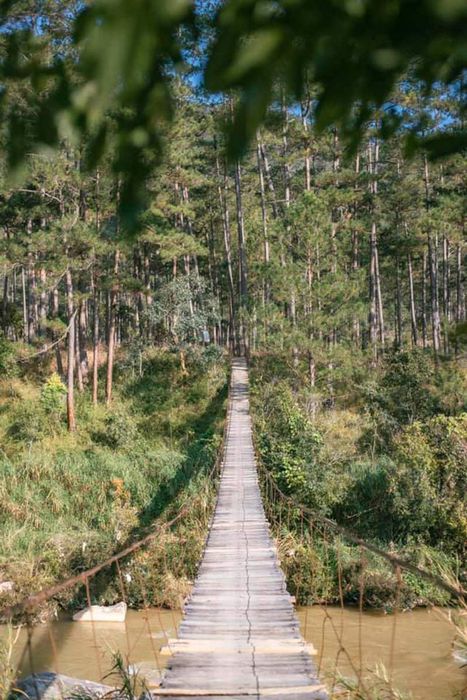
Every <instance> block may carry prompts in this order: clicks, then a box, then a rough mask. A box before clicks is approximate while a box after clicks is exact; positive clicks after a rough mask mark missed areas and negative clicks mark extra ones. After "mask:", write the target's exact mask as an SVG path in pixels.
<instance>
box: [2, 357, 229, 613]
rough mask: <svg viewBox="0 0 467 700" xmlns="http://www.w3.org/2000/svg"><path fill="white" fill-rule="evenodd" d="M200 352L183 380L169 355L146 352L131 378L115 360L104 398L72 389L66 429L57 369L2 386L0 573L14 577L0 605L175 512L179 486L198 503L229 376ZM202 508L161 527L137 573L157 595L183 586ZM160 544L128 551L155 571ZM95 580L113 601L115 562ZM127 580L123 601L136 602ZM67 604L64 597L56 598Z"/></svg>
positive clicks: (99, 596) (165, 596) (154, 552)
mask: <svg viewBox="0 0 467 700" xmlns="http://www.w3.org/2000/svg"><path fill="white" fill-rule="evenodd" d="M201 359H202V358H201ZM199 360H200V358H197V357H196V356H194V357H193V358H192V361H191V363H190V364H189V365H188V370H189V375H188V377H186V376H183V375H182V374H181V372H180V369H179V363H178V358H177V356H176V355H175V354H174V353H171V352H169V351H162V350H148V351H147V352H146V354H145V356H144V360H143V365H142V373H141V376H140V374H138V375H135V374H132V373H128V372H127V371H126V369H125V364H124V358H122V362H121V365H120V367H119V365H117V371H116V381H115V398H114V400H113V403H112V405H111V407H109V408H108V407H106V406H104V405H103V404H101V403H100V404H99V405H98V406H93V405H92V402H91V400H90V396H89V392H88V391H87V390H86V391H85V392H84V393H83V394H81V395H79V396H78V400H77V418H78V426H79V429H78V432H77V433H76V434H71V435H70V434H68V433H67V432H66V426H65V407H64V405H63V401H62V400H61V399H60V393H61V392H60V390H57V386H59V382H57V378H56V376H55V377H54V376H52V378H50V375H49V376H48V377H45V378H43V380H42V382H41V383H40V384H39V383H38V384H35V383H33V382H32V381H31V380H28V379H27V378H25V377H23V378H22V379H20V378H18V377H16V378H10V379H5V380H4V381H2V382H1V383H0V443H1V445H2V451H1V453H0V581H2V580H3V581H11V582H13V584H14V591H13V592H12V593H7V594H2V596H1V600H0V602H1V604H2V605H3V604H5V605H6V604H9V603H11V602H14V601H16V600H18V599H19V598H21V597H22V596H23V595H25V594H26V593H31V592H32V591H34V590H38V589H41V588H43V587H45V586H48V585H51V584H52V583H54V582H56V581H57V580H59V579H63V578H66V577H68V576H71V575H72V574H74V573H76V572H79V571H82V570H84V569H86V568H88V567H90V566H92V565H94V564H96V563H97V562H99V561H102V560H104V559H105V558H106V557H108V556H109V555H111V554H113V553H114V552H115V551H118V550H120V549H122V548H123V546H124V545H125V544H127V543H128V542H131V541H134V540H136V539H137V538H138V536H139V535H140V534H141V533H142V532H144V531H145V529H146V528H147V527H148V526H150V525H151V524H154V523H155V522H156V521H157V519H159V518H162V519H163V518H164V517H165V516H166V515H167V513H169V512H170V513H173V508H174V507H175V505H176V504H177V503H178V502H179V499H180V498H182V495H183V494H185V495H186V494H191V497H192V498H193V501H194V504H195V505H196V503H197V502H198V501H197V499H201V501H202V504H200V509H201V511H202V512H203V513H204V512H205V510H206V508H207V507H208V504H206V503H205V500H206V474H207V473H208V471H209V469H210V468H211V466H212V464H213V463H214V460H215V457H216V454H217V450H218V447H219V444H220V440H221V432H222V426H223V419H224V413H225V401H226V396H227V384H226V366H225V364H224V363H223V362H222V361H220V360H219V358H215V360H214V361H208V362H207V363H206V362H204V363H202V362H200V361H199ZM200 509H197V508H194V509H193V513H190V515H189V519H188V520H187V523H188V524H186V525H183V524H180V526H179V528H178V529H177V531H176V534H170V533H168V534H167V535H164V537H165V538H168V541H167V542H166V543H165V544H166V545H167V547H166V549H167V556H165V558H164V561H165V562H166V563H167V566H166V567H165V568H164V573H163V574H161V575H159V574H156V573H155V572H154V574H153V575H152V577H151V578H150V580H148V581H146V584H147V589H148V596H149V597H150V600H151V602H152V603H154V604H156V603H157V604H164V605H176V606H178V605H179V602H180V598H181V597H183V595H184V594H185V593H186V590H187V585H188V584H187V581H189V579H190V577H192V575H193V566H194V561H195V560H197V557H198V555H199V552H200V548H201V547H202V543H203V541H204V535H205V530H203V531H201V528H204V527H205V522H204V520H203V521H202V522H201V520H200V512H201V511H200ZM203 517H204V516H203ZM190 522H191V529H190V525H189V523H190ZM195 523H196V526H195ZM184 528H185V529H184ZM183 538H185V545H186V546H185V545H182V539H183ZM188 541H189V542H188ZM161 546H162V539H161V540H160V541H158V542H157V543H155V544H154V545H151V546H150V547H149V548H148V549H147V550H146V551H144V552H141V553H140V554H138V555H136V557H135V560H136V559H138V558H140V559H141V558H142V559H144V560H145V561H147V562H148V566H150V568H152V567H154V569H155V568H158V571H160V570H161V567H160V566H159V561H160V558H161V556H162V555H161V553H160V547H161ZM182 553H183V556H182ZM101 579H102V580H101V581H100V582H98V583H96V586H97V589H96V591H94V592H93V596H94V597H95V599H96V601H97V600H98V601H99V602H100V603H104V602H112V601H113V600H114V598H115V596H116V595H117V593H116V592H115V590H114V588H112V581H113V580H114V579H115V571H112V572H108V573H107V574H105V575H103V577H101ZM107 579H108V580H107ZM103 581H105V585H104V583H103ZM134 581H135V578H133V579H132V584H131V585H130V586H129V591H128V593H129V601H130V603H131V604H134V605H138V604H139V603H140V602H141V600H142V595H141V593H138V591H137V589H136V584H135V582H134ZM119 595H120V598H121V593H119ZM74 602H78V601H76V600H74V598H73V596H71V598H70V599H69V600H68V599H67V596H64V600H59V601H58V604H59V605H66V606H68V605H70V604H72V603H74ZM2 605H0V607H2Z"/></svg>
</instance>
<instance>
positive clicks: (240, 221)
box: [235, 160, 248, 356]
mask: <svg viewBox="0 0 467 700" xmlns="http://www.w3.org/2000/svg"><path fill="white" fill-rule="evenodd" d="M235 201H236V213H237V235H238V273H239V293H240V307H241V313H240V342H241V343H242V345H243V347H242V352H244V353H245V354H246V355H247V356H248V334H247V332H246V329H245V320H246V319H245V311H246V308H247V303H248V273H247V260H246V242H245V223H244V218H243V203H242V173H241V168H240V163H239V161H238V160H237V161H236V163H235Z"/></svg>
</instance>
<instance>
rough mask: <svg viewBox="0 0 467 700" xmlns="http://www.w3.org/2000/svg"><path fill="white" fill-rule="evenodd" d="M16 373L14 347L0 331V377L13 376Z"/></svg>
mask: <svg viewBox="0 0 467 700" xmlns="http://www.w3.org/2000/svg"><path fill="white" fill-rule="evenodd" d="M17 373H18V365H17V361H16V353H15V347H14V345H13V343H11V342H10V341H9V340H7V339H6V338H5V336H4V335H3V334H2V333H0V377H2V378H9V377H14V376H16V374H17Z"/></svg>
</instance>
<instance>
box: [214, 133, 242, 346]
mask: <svg viewBox="0 0 467 700" xmlns="http://www.w3.org/2000/svg"><path fill="white" fill-rule="evenodd" d="M216 170H217V193H218V196H219V205H220V209H221V216H222V232H223V239H224V250H225V258H226V262H227V282H228V288H229V317H230V318H229V345H230V348H231V351H232V352H237V350H238V348H237V324H236V313H235V284H234V275H233V267H232V247H231V238H232V237H231V231H230V216H229V209H228V206H227V173H226V172H224V180H223V184H222V183H221V173H220V166H219V154H218V152H217V145H216Z"/></svg>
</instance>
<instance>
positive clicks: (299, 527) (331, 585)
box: [256, 450, 467, 700]
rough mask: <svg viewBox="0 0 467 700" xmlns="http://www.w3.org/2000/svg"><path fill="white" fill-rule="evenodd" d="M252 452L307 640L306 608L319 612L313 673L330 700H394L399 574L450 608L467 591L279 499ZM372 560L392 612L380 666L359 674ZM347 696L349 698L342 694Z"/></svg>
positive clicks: (291, 501)
mask: <svg viewBox="0 0 467 700" xmlns="http://www.w3.org/2000/svg"><path fill="white" fill-rule="evenodd" d="M256 452H257V465H258V473H259V482H260V487H261V491H262V495H263V502H264V508H265V513H266V516H267V518H268V520H269V523H270V526H271V531H272V534H273V536H274V538H275V541H276V546H277V550H278V555H279V559H280V561H281V564H282V566H283V569H284V570H285V573H286V575H288V576H287V578H288V585H289V590H290V591H291V592H293V593H294V594H295V597H296V600H297V603H300V602H301V601H302V602H303V603H304V605H305V607H304V609H303V618H304V619H303V620H302V628H303V634H304V637H305V639H307V637H308V631H309V624H310V623H309V616H310V607H309V605H308V603H309V602H310V601H312V602H313V604H314V605H315V606H316V607H317V608H318V609H319V610H320V611H321V613H322V623H321V629H320V630H317V629H316V620H315V622H314V628H313V635H312V636H313V639H314V641H316V642H317V646H318V647H319V653H318V657H317V666H318V673H320V674H322V675H323V676H324V678H325V680H326V681H327V684H328V687H329V690H330V696H331V697H332V698H334V697H336V698H337V697H339V698H341V697H345V698H352V700H353V699H355V700H366V699H367V698H370V697H371V698H372V697H376V696H378V697H380V695H379V694H378V693H381V697H390V698H394V699H395V698H399V697H401V696H400V695H398V694H397V693H398V691H397V690H395V688H394V687H393V674H394V666H395V652H396V646H397V625H398V613H399V611H400V608H401V599H402V592H403V589H404V579H403V575H404V572H407V573H408V574H410V576H412V577H413V576H417V577H419V578H421V579H422V580H423V581H426V582H428V583H429V584H430V585H432V586H435V587H437V588H438V589H440V590H441V591H442V592H443V593H444V594H447V595H446V596H445V599H446V600H448V599H451V600H454V601H457V604H458V605H460V606H462V607H464V608H465V605H466V602H465V601H466V598H467V592H466V591H465V590H464V589H463V588H462V586H461V585H460V584H459V583H458V582H457V581H452V580H449V579H448V578H447V577H446V578H445V577H443V576H441V575H439V574H438V573H435V572H433V571H428V570H427V569H425V568H422V567H420V566H419V565H418V564H415V563H414V562H411V561H408V560H407V559H404V558H402V557H400V556H398V555H397V554H394V553H393V552H388V551H386V550H384V549H382V548H381V547H380V546H378V545H376V544H375V543H373V542H370V541H367V540H366V539H364V538H362V537H360V536H359V535H358V534H356V533H355V532H353V531H352V530H351V529H349V528H347V527H345V526H342V525H340V524H338V523H336V522H335V521H333V520H332V519H330V518H329V517H327V516H325V515H323V514H322V513H320V512H319V511H316V510H314V509H312V508H310V507H308V506H307V505H304V504H302V503H300V502H299V501H297V500H296V499H295V498H293V497H292V496H289V495H287V494H285V493H284V492H283V491H282V489H281V488H280V486H279V485H278V483H277V482H276V480H275V479H274V477H273V475H272V474H271V473H270V472H269V470H268V469H267V468H266V467H265V465H264V464H263V463H262V460H261V458H260V455H259V454H258V450H256ZM345 543H350V545H351V546H352V547H353V549H354V551H353V553H352V567H353V568H354V578H355V576H356V578H357V586H356V589H357V590H351V598H352V602H353V603H354V606H355V605H356V606H357V607H358V629H357V642H356V647H357V651H356V652H355V640H354V639H352V648H351V649H350V648H348V646H349V645H348V644H346V634H345V632H346V631H347V630H345V626H346V620H347V618H346V617H345V609H344V605H345V604H346V603H347V602H348V600H347V598H346V595H348V594H349V590H348V589H349V584H348V581H346V580H345V573H346V565H348V561H346V559H347V560H348V558H349V556H348V552H347V551H346V549H345V546H344V545H345ZM371 557H373V558H377V559H380V560H381V561H382V562H384V564H385V565H387V566H388V567H389V568H388V574H387V579H389V578H391V575H390V571H391V570H392V581H391V582H390V586H389V585H388V588H391V606H390V607H391V611H392V613H393V618H392V627H391V633H390V638H389V640H388V648H387V650H386V654H385V658H384V659H381V664H380V665H379V666H378V667H376V668H375V669H373V670H370V669H368V668H367V667H366V661H365V658H366V655H365V653H364V643H363V641H364V640H363V612H364V608H365V602H366V598H367V596H368V597H371V592H370V594H369V595H368V590H367V589H368V588H370V589H371V573H369V571H368V567H369V561H368V560H369V558H371ZM347 569H348V566H347ZM383 577H384V574H383ZM330 602H332V603H333V605H331V604H330ZM465 609H467V608H465ZM299 610H300V608H299ZM330 639H331V640H332V639H334V642H333V646H334V647H335V653H334V654H331V652H330V650H329V649H327V648H326V646H328V647H329V644H330ZM331 656H333V662H332V663H331V661H330V658H331ZM325 659H327V661H326V663H324V662H325ZM383 661H384V662H385V664H386V665H384V664H383ZM342 662H343V663H342ZM342 669H344V671H342ZM346 692H348V694H344V693H346Z"/></svg>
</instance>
